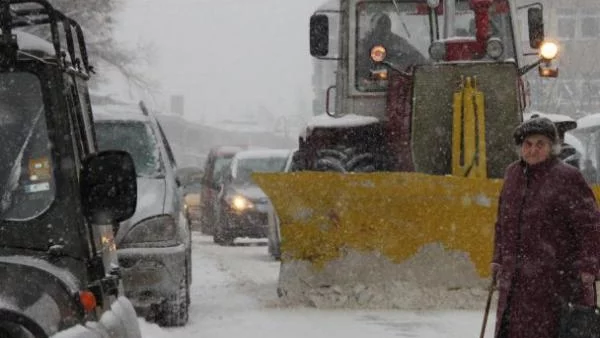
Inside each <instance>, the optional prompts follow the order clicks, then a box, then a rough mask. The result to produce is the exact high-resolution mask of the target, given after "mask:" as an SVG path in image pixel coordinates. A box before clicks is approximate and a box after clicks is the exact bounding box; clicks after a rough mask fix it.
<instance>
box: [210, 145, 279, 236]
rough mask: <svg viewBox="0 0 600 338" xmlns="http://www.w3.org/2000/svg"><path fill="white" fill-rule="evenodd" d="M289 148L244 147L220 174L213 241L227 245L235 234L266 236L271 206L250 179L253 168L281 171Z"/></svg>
mask: <svg viewBox="0 0 600 338" xmlns="http://www.w3.org/2000/svg"><path fill="white" fill-rule="evenodd" d="M289 152H290V151H289V150H281V149H270V150H244V151H240V152H238V153H236V154H235V155H234V156H233V159H232V160H231V163H230V165H229V166H228V167H225V168H224V169H223V170H222V172H221V174H220V177H221V179H220V181H221V182H220V191H219V194H218V199H217V205H216V207H217V208H216V211H217V213H216V217H217V220H216V223H215V225H216V228H215V232H214V235H213V239H214V242H215V243H217V244H219V245H231V244H233V241H234V240H235V238H237V237H249V238H267V234H268V222H269V214H271V213H272V212H273V207H272V205H271V202H270V201H269V198H268V197H267V195H266V194H265V193H264V192H263V191H262V190H261V189H260V188H259V187H258V185H256V184H255V183H254V182H253V181H252V177H251V176H252V173H253V172H282V171H283V170H284V168H285V164H286V161H287V158H288V155H289Z"/></svg>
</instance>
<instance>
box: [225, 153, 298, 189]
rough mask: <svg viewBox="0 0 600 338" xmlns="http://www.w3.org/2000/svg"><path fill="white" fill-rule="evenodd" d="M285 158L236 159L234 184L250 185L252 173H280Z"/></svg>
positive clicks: (285, 160)
mask: <svg viewBox="0 0 600 338" xmlns="http://www.w3.org/2000/svg"><path fill="white" fill-rule="evenodd" d="M286 162H287V156H268V157H255V158H241V159H238V161H237V165H236V168H235V173H234V178H235V182H236V183H251V182H252V173H253V172H281V171H283V170H284V169H285V164H286Z"/></svg>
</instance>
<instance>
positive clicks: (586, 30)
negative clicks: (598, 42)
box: [581, 9, 600, 39]
mask: <svg viewBox="0 0 600 338" xmlns="http://www.w3.org/2000/svg"><path fill="white" fill-rule="evenodd" d="M599 36H600V11H598V10H590V9H587V10H585V11H582V13H581V37H582V38H588V39H589V38H598V37H599Z"/></svg>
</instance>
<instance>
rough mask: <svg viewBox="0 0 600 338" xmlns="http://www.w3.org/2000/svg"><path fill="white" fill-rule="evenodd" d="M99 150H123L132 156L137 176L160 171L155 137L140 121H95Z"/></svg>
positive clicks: (154, 173) (156, 173) (151, 174)
mask: <svg viewBox="0 0 600 338" xmlns="http://www.w3.org/2000/svg"><path fill="white" fill-rule="evenodd" d="M95 125H96V139H97V141H98V148H99V149H100V150H109V149H117V150H125V151H127V152H129V154H131V157H133V162H134V164H135V170H136V172H137V174H138V176H156V175H158V174H160V173H161V168H162V167H161V165H160V163H161V162H160V156H159V152H158V148H157V144H156V138H155V137H154V134H153V133H152V129H151V128H150V126H149V125H148V124H147V123H144V122H140V121H96V123H95Z"/></svg>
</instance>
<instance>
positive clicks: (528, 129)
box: [513, 117, 560, 146]
mask: <svg viewBox="0 0 600 338" xmlns="http://www.w3.org/2000/svg"><path fill="white" fill-rule="evenodd" d="M531 135H543V136H546V137H547V138H549V139H550V141H552V143H553V144H559V143H560V139H559V137H558V131H557V130H556V126H555V125H554V122H552V121H551V120H550V119H548V118H546V117H535V118H532V119H529V120H527V121H525V122H523V123H521V125H519V126H518V127H517V128H516V129H515V132H514V134H513V137H514V138H515V144H516V145H518V146H520V145H522V144H523V141H525V139H526V138H527V137H528V136H531Z"/></svg>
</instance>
